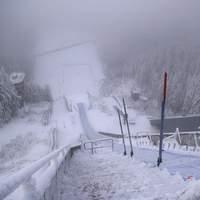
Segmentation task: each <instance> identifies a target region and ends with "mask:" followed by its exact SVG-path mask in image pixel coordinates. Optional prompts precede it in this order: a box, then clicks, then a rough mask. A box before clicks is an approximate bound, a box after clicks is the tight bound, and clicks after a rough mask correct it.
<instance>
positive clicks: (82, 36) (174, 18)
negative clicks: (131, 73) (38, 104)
mask: <svg viewBox="0 0 200 200" xmlns="http://www.w3.org/2000/svg"><path fill="white" fill-rule="evenodd" d="M199 8H200V2H199V1H198V0H190V1H188V0H174V1H168V0H151V1H145V0H126V1H124V0H110V1H107V0H101V1H97V0H84V1H80V0H79V1H78V0H67V1H66V0H58V1H48V0H18V1H12V0H1V1H0V64H3V65H12V66H13V67H17V66H26V67H33V66H35V65H36V63H38V59H40V58H38V57H37V56H38V55H40V54H42V53H43V52H46V51H47V52H48V51H51V50H53V49H56V48H60V47H63V46H67V45H72V44H74V43H79V42H84V41H93V44H94V45H95V47H96V49H97V50H98V53H99V55H100V56H101V55H104V57H105V60H102V62H106V61H107V60H109V59H110V58H112V59H113V60H115V59H116V60H118V59H119V57H126V56H128V54H131V55H133V53H134V51H135V49H141V48H143V47H145V48H151V47H152V46H153V45H161V46H162V45H164V46H165V45H169V44H174V43H182V42H189V43H193V44H195V45H197V44H199V38H198V36H199V33H200V25H199V19H200V12H199ZM105 55H106V56H105Z"/></svg>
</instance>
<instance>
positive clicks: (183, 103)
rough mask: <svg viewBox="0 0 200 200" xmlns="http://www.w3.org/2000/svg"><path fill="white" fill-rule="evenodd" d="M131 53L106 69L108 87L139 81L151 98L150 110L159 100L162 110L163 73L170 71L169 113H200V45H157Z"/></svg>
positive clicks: (146, 94) (142, 88)
mask: <svg viewBox="0 0 200 200" xmlns="http://www.w3.org/2000/svg"><path fill="white" fill-rule="evenodd" d="M130 52H132V55H131V56H127V57H125V58H123V57H119V58H121V59H122V60H121V62H117V64H115V63H112V62H110V63H109V62H107V65H108V66H109V67H105V68H104V72H105V74H106V77H107V78H106V80H105V82H106V85H109V84H110V85H115V86H116V84H113V82H118V83H119V82H120V80H121V79H124V77H126V78H127V79H130V80H132V82H133V84H135V82H136V83H137V85H138V86H139V88H140V89H141V91H142V93H143V94H144V95H145V96H147V97H148V98H149V100H150V101H149V107H150V108H151V107H152V105H153V104H152V102H153V101H156V107H157V111H159V106H160V102H161V94H162V79H163V73H164V72H165V71H166V72H168V78H169V80H168V97H167V112H168V114H183V115H184V114H193V113H199V112H200V93H199V91H200V56H199V55H200V46H198V45H191V44H187V45H186V44H185V43H182V45H180V44H174V45H171V46H165V47H164V46H156V45H155V46H154V47H153V46H152V47H151V48H143V49H142V50H138V51H136V50H135V49H132V50H130ZM122 53H123V52H122ZM119 58H118V59H119ZM111 82H112V83H111ZM107 89H108V88H107ZM110 89H111V88H110ZM113 89H114V87H113ZM104 90H106V87H104Z"/></svg>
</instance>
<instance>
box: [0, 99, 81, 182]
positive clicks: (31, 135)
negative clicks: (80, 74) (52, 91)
mask: <svg viewBox="0 0 200 200" xmlns="http://www.w3.org/2000/svg"><path fill="white" fill-rule="evenodd" d="M48 106H49V105H48V103H45V102H43V103H40V104H32V105H28V106H27V107H26V109H25V110H26V111H23V112H21V114H20V116H21V117H20V116H18V117H17V118H15V119H13V120H12V121H11V122H10V123H9V124H7V125H5V126H4V127H2V128H1V140H0V162H1V165H0V178H1V180H0V181H3V180H5V179H6V178H7V177H8V176H10V175H12V174H13V173H15V172H16V171H17V170H19V169H21V168H23V167H25V166H27V165H28V164H30V163H32V162H33V161H35V160H38V159H39V158H41V157H42V156H44V155H46V154H47V153H49V152H50V151H51V150H52V149H51V142H52V141H51V140H52V138H51V133H52V130H53V129H54V128H55V130H56V143H57V144H55V146H56V148H58V147H61V146H64V145H68V144H73V143H76V142H77V141H78V140H79V138H80V134H81V131H82V129H81V126H80V123H79V116H78V113H77V112H74V113H67V111H66V107H65V104H64V100H63V99H62V98H61V99H59V100H57V101H56V102H54V103H53V113H52V116H51V119H50V122H49V124H48V125H44V124H43V120H42V119H43V113H44V112H45V111H46V110H47V109H48Z"/></svg>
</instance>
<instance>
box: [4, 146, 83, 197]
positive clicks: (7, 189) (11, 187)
mask: <svg viewBox="0 0 200 200" xmlns="http://www.w3.org/2000/svg"><path fill="white" fill-rule="evenodd" d="M78 146H80V144H77V145H73V146H69V145H67V146H64V147H61V148H59V149H58V150H56V151H54V152H52V153H49V154H48V155H46V156H44V157H43V158H41V159H39V160H38V161H35V162H34V163H33V164H31V165H30V166H28V167H25V168H23V169H21V170H20V171H19V172H17V173H15V174H14V175H11V176H10V177H9V178H8V179H7V180H5V181H3V182H1V183H0V199H4V198H5V197H7V196H8V195H10V194H11V193H13V192H14V191H15V190H16V189H17V188H18V187H19V186H20V185H22V184H23V183H25V182H26V181H27V180H29V179H30V178H31V177H32V176H33V175H34V174H35V173H36V172H37V171H39V170H40V169H41V168H42V167H44V166H46V165H48V164H49V163H50V162H51V161H53V160H54V159H56V158H58V157H59V156H60V155H62V161H63V160H64V158H65V156H66V155H67V154H68V152H69V151H70V150H71V149H72V148H74V147H78ZM62 161H61V162H62ZM61 162H60V163H61ZM58 168H59V165H58V166H57V169H58Z"/></svg>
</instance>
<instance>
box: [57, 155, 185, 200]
mask: <svg viewBox="0 0 200 200" xmlns="http://www.w3.org/2000/svg"><path fill="white" fill-rule="evenodd" d="M187 184H188V182H186V181H184V180H183V178H182V177H181V176H180V175H175V176H172V175H170V174H169V172H168V171H167V170H160V169H159V168H157V167H149V166H148V165H147V164H145V163H143V162H140V161H137V160H135V159H131V158H129V157H123V156H121V155H119V154H117V153H108V152H105V153H98V154H95V155H91V154H88V153H82V152H81V153H78V154H76V155H75V156H74V157H73V159H72V161H71V164H70V167H69V168H68V169H67V173H66V174H65V176H64V177H63V178H62V180H61V183H60V192H61V193H62V199H63V200H64V199H70V200H86V199H87V200H90V199H91V200H92V199H93V200H100V199H102V200H104V199H105V200H107V199H115V200H118V199H119V200H123V199H124V200H129V199H132V200H133V199H137V200H139V199H141V200H143V199H148V200H150V199H151V200H153V199H154V200H155V199H160V200H161V199H165V200H167V199H170V200H173V199H178V198H179V199H181V196H182V192H183V191H184V190H185V188H186V186H187Z"/></svg>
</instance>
